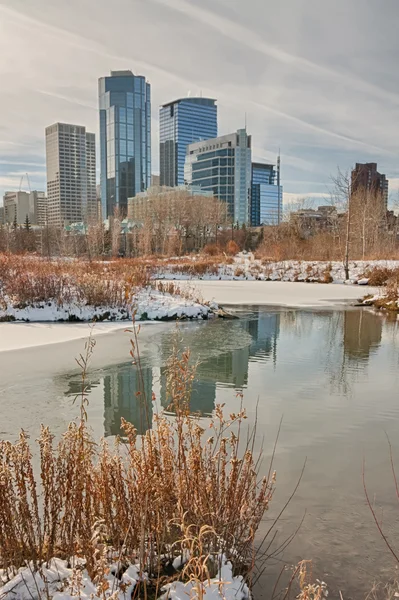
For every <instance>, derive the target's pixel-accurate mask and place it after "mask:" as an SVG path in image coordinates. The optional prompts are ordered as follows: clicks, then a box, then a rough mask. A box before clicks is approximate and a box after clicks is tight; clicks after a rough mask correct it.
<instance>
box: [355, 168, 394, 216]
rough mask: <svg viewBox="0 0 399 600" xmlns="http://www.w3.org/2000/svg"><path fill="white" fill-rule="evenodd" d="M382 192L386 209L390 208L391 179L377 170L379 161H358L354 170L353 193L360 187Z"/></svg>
mask: <svg viewBox="0 0 399 600" xmlns="http://www.w3.org/2000/svg"><path fill="white" fill-rule="evenodd" d="M362 188H363V189H366V190H367V191H369V192H374V193H377V192H379V193H380V194H381V197H382V200H383V203H384V210H385V211H387V210H388V188H389V181H388V179H387V177H386V175H384V174H382V173H379V172H378V171H377V163H365V164H362V163H356V167H355V168H354V169H353V171H352V193H355V192H357V191H358V190H360V189H362Z"/></svg>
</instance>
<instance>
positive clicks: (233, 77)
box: [0, 0, 399, 203]
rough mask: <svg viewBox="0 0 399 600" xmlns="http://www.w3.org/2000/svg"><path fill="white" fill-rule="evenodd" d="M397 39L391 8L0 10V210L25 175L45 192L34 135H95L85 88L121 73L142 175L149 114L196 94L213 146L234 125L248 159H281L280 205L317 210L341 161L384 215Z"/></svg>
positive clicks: (391, 164)
mask: <svg viewBox="0 0 399 600" xmlns="http://www.w3.org/2000/svg"><path fill="white" fill-rule="evenodd" d="M398 30H399V1H398V0H379V1H378V2H376V1H375V0H322V1H320V0H283V1H282V2H276V0H273V1H272V0H245V1H244V0H112V2H111V1H110V0H107V1H106V0H68V2H65V1H64V0H0V197H2V196H3V194H4V192H5V191H6V190H16V189H19V187H20V185H21V177H22V176H23V175H24V174H25V173H26V172H27V173H28V174H29V180H30V185H31V188H32V189H45V185H46V176H45V144H44V130H45V127H46V126H48V125H50V124H52V123H54V122H56V121H61V122H64V123H74V124H77V125H85V126H86V128H87V130H88V131H92V132H94V133H96V134H98V98H97V85H98V84H97V80H98V78H99V77H102V76H104V75H108V74H109V72H110V70H111V69H112V70H123V69H131V70H132V71H133V72H134V73H135V74H137V75H144V76H145V77H146V78H147V79H148V80H149V82H150V83H151V86H152V171H153V173H158V172H159V156H158V154H159V150H158V148H159V143H158V132H159V124H158V111H159V105H160V104H163V103H165V102H168V101H171V100H174V99H176V98H179V97H184V96H187V95H188V94H191V95H199V94H201V93H202V95H203V96H209V97H212V98H217V100H218V119H219V133H220V134H221V135H223V134H226V133H231V132H232V131H235V130H237V129H238V128H241V127H243V126H244V124H245V118H246V121H247V129H248V133H250V134H252V145H253V160H258V161H265V162H275V161H276V156H277V154H278V151H279V149H280V150H281V161H282V183H283V186H284V201H285V202H295V201H297V200H300V199H302V198H307V197H310V198H311V199H312V202H313V203H317V202H319V203H323V200H324V199H325V198H326V197H327V196H328V194H329V190H330V189H331V179H330V178H331V176H332V175H334V174H335V173H336V171H337V167H338V166H339V167H340V168H341V169H343V170H344V171H345V170H348V169H350V168H351V167H352V166H353V165H354V163H355V162H377V163H378V168H379V171H380V172H383V173H386V174H387V176H388V178H389V179H390V200H391V202H394V200H395V199H396V198H397V197H398V193H399V160H398V159H399V69H398V61H399V37H398ZM245 115H246V117H245ZM97 163H99V157H97ZM98 178H99V174H98ZM27 186H28V184H27V179H26V176H24V180H23V181H22V189H27Z"/></svg>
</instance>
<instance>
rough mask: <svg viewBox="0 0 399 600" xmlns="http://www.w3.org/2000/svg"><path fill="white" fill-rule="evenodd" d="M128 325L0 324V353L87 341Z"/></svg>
mask: <svg viewBox="0 0 399 600" xmlns="http://www.w3.org/2000/svg"><path fill="white" fill-rule="evenodd" d="M128 325H129V324H128V323H126V322H124V323H121V322H119V323H96V324H95V325H94V326H93V324H90V323H0V352H8V351H10V350H22V348H34V347H36V346H47V345H48V344H59V343H62V342H71V341H73V340H80V339H87V338H88V337H89V335H90V332H92V335H95V336H97V335H101V334H104V333H111V332H113V331H116V330H118V329H125V328H126V327H128Z"/></svg>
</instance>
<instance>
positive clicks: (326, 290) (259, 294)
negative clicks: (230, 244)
mask: <svg viewBox="0 0 399 600" xmlns="http://www.w3.org/2000/svg"><path fill="white" fill-rule="evenodd" d="M184 285H185V284H184V282H182V285H181V287H182V289H184ZM190 288H191V289H192V288H194V290H195V291H196V292H198V293H199V294H200V295H201V296H202V297H203V300H204V301H206V302H212V301H215V302H217V303H218V304H221V305H222V306H226V307H234V306H270V307H273V306H274V307H281V308H293V309H301V308H302V309H312V308H313V309H314V308H318V309H320V308H325V309H327V308H328V309H334V308H344V307H347V306H348V304H349V303H352V302H355V301H357V300H359V297H360V296H364V295H366V294H367V293H377V291H378V290H377V289H376V288H369V287H367V286H361V287H359V286H357V285H342V284H322V283H300V282H295V283H293V282H281V281H272V282H270V281H204V280H191V281H190ZM265 294H266V295H265ZM161 322H162V321H142V322H140V323H139V324H140V325H141V326H143V325H159V324H160V323H161ZM130 326H131V321H130V320H125V321H114V322H97V323H92V322H85V323H57V322H30V323H23V322H4V323H0V353H2V352H11V351H14V350H22V349H24V348H34V347H39V346H47V345H52V344H59V343H65V342H70V341H73V340H79V339H84V338H87V337H88V336H89V334H90V330H91V331H92V333H93V335H94V336H98V335H105V334H107V333H113V332H115V331H120V330H123V329H129V327H130Z"/></svg>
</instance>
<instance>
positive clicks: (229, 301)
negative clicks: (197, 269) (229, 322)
mask: <svg viewBox="0 0 399 600" xmlns="http://www.w3.org/2000/svg"><path fill="white" fill-rule="evenodd" d="M190 283H191V285H193V286H194V288H195V289H196V290H197V292H198V293H200V294H201V296H202V297H203V299H204V300H205V301H208V302H210V301H216V302H217V303H218V304H221V305H222V306H228V305H231V306H234V305H263V306H267V305H269V306H287V307H293V308H295V307H307V308H317V307H320V306H323V307H334V306H337V305H347V304H348V303H357V302H358V301H360V299H361V298H363V297H364V296H365V294H366V293H367V292H368V293H370V294H377V293H378V290H377V289H376V288H370V287H368V288H364V287H362V288H359V287H358V286H357V285H344V284H336V285H331V284H326V283H324V284H323V283H292V282H281V281H203V280H196V281H191V282H190ZM181 286H182V287H183V286H184V284H181Z"/></svg>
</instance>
